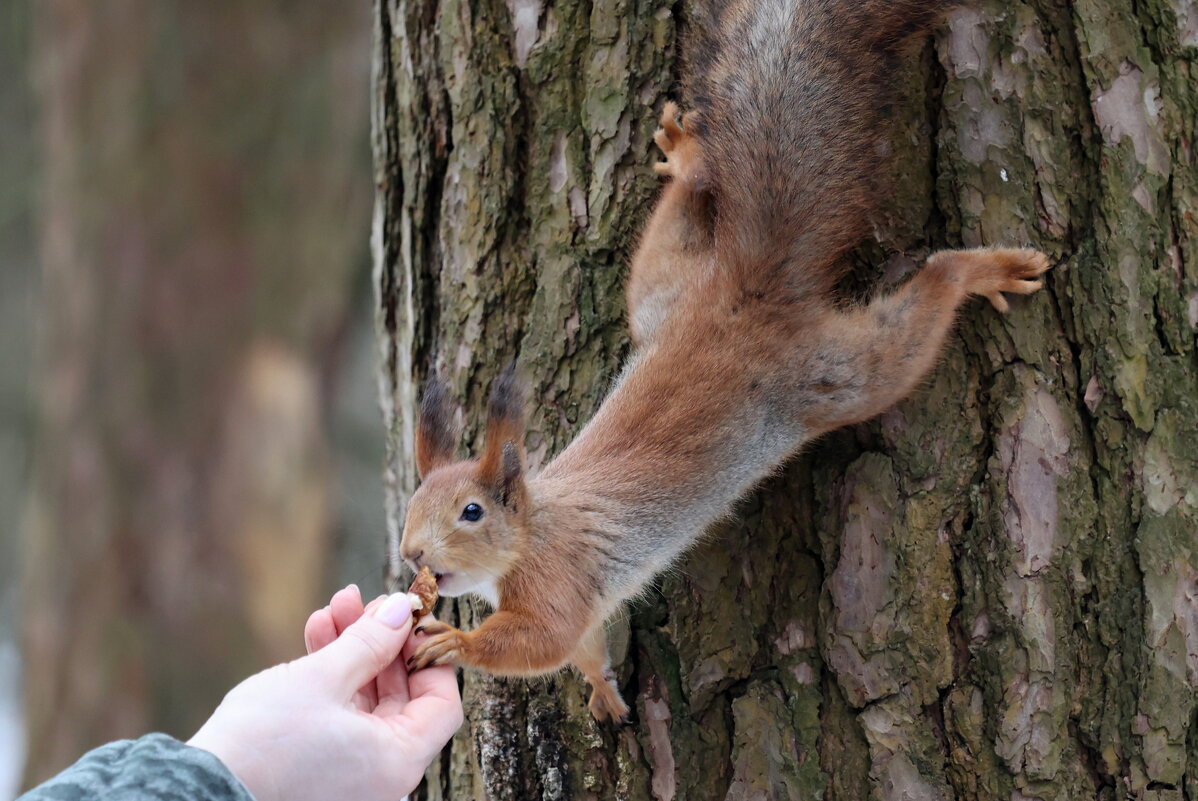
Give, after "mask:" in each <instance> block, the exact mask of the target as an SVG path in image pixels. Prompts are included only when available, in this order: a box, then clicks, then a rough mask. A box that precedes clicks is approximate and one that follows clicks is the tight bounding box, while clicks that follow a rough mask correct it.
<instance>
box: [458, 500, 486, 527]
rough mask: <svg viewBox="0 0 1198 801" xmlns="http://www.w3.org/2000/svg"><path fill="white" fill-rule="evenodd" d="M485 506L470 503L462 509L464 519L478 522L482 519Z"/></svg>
mask: <svg viewBox="0 0 1198 801" xmlns="http://www.w3.org/2000/svg"><path fill="white" fill-rule="evenodd" d="M482 516H483V508H482V507H481V506H479V505H478V504H477V503H468V504H466V508H465V509H463V510H462V519H463V520H467V521H469V522H471V523H476V522H478V521H479V520H481V519H482Z"/></svg>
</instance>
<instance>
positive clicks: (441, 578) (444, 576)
mask: <svg viewBox="0 0 1198 801" xmlns="http://www.w3.org/2000/svg"><path fill="white" fill-rule="evenodd" d="M452 575H453V573H438V572H436V571H435V570H434V571H433V578H435V579H436V580H437V586H438V587H440V586H441V582H442V581H444V580H445V579H447V578H449V577H450V576H452Z"/></svg>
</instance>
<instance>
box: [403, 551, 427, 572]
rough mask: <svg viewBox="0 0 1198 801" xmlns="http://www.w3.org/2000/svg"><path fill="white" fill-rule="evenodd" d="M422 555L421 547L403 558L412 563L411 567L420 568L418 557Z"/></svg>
mask: <svg viewBox="0 0 1198 801" xmlns="http://www.w3.org/2000/svg"><path fill="white" fill-rule="evenodd" d="M423 556H424V549H423V548H421V549H420V550H419V551H417V552H416V553H414V554H411V555H409V556H405V557H404V558H405V559H407V560H408V562H409V563H410V564H411V565H412V567H413V568H414V569H416V570H419V569H420V559H421V557H423Z"/></svg>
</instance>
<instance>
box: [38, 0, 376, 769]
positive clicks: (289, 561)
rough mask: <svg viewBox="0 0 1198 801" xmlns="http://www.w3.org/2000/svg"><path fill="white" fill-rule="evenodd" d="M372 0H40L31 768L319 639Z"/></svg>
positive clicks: (168, 721)
mask: <svg viewBox="0 0 1198 801" xmlns="http://www.w3.org/2000/svg"><path fill="white" fill-rule="evenodd" d="M359 11H360V16H358V17H357V18H355V17H354V15H353V13H350V12H339V13H338V14H337V15H336V18H335V20H333V21H332V22H330V20H329V14H328V8H327V6H325V5H324V4H319V3H294V2H268V3H255V4H245V3H241V2H237V0H228V1H224V0H218V2H211V3H198V4H189V3H178V2H159V0H105V2H87V0H48V2H44V3H39V4H38V6H37V9H36V28H37V30H36V44H37V47H36V49H35V53H36V58H37V62H36V64H35V71H36V74H37V78H38V81H37V93H38V98H37V99H38V102H39V110H40V114H41V120H40V121H41V127H40V129H39V134H40V142H39V144H40V150H41V155H42V156H43V159H44V175H43V177H44V181H43V186H42V190H43V191H42V195H41V197H42V200H43V203H42V206H41V209H40V211H41V215H40V219H39V224H40V234H41V238H40V250H41V252H40V261H41V266H42V290H43V305H42V308H41V318H40V323H41V331H40V334H41V337H40V342H39V345H40V354H39V355H40V356H41V364H40V368H41V376H40V381H39V384H40V387H39V389H40V392H39V396H38V409H37V414H38V421H37V422H38V442H37V452H36V467H35V476H34V482H35V487H34V500H33V503H32V504H31V507H32V508H31V513H30V521H29V526H28V527H27V531H26V536H25V537H24V545H25V547H24V569H23V571H22V573H23V578H24V579H25V581H24V584H23V591H22V599H21V600H22V606H23V616H22V617H23V623H24V632H23V634H24V642H23V646H24V654H23V655H24V659H25V665H26V669H25V675H26V677H27V681H26V692H25V700H26V703H25V708H26V712H27V726H28V733H29V737H28V741H29V765H28V769H27V777H28V779H29V780H31V781H37V780H39V779H41V778H44V777H45V776H46V775H47V774H49V773H53V772H54V771H56V770H59V769H61V768H62V767H64V766H65V765H67V764H69V763H70V762H73V761H74V760H75V759H77V758H78V756H79V755H80V754H81V753H82V752H83V751H85V750H86V749H88V748H91V747H94V746H96V745H98V744H100V743H102V742H104V741H106V740H111V739H115V738H118V737H123V736H130V735H134V736H136V735H139V734H141V733H144V732H146V731H152V730H159V731H167V732H169V733H171V734H175V735H178V736H184V737H186V736H190V734H191V733H192V732H194V730H195V728H196V726H198V724H199V723H200V722H201V721H202V720H203V719H204V717H205V716H206V715H207V714H208V713H210V711H211V710H212V708H213V707H214V706H215V704H216V703H218V702H219V700H220V698H221V696H222V695H223V694H224V692H226V691H227V690H228V689H229V687H231V686H232V685H233V684H234V683H235V682H236V681H238V680H240V679H241V678H243V677H244V676H245V675H247V674H248V673H250V672H252V671H254V670H258V669H261V668H263V667H265V666H267V665H269V664H271V663H273V662H277V661H280V660H283V659H286V658H291V657H294V656H298V655H299V654H300V653H301V652H302V639H301V637H300V636H299V632H300V631H301V630H302V626H303V621H304V619H305V618H306V616H307V614H308V613H309V612H310V611H311V609H313V608H315V607H316V606H317V605H319V603H321V602H322V599H323V598H326V597H327V595H326V594H325V587H324V586H323V582H324V579H325V576H326V566H327V563H328V562H329V561H330V555H331V551H332V548H331V545H332V534H333V512H332V505H333V497H332V492H331V489H332V487H331V481H330V479H329V475H328V473H329V471H328V459H329V448H328V443H327V441H326V433H327V432H326V430H325V428H324V426H323V425H322V424H323V422H324V415H325V410H326V408H327V406H326V400H327V395H328V388H329V386H330V384H331V382H330V378H331V375H332V368H333V366H334V365H335V362H336V356H337V344H338V342H339V341H340V340H341V338H342V335H343V329H344V327H345V324H346V317H347V314H348V312H349V309H350V303H351V299H352V293H351V291H350V288H351V285H352V277H353V276H354V274H355V268H356V267H358V266H359V265H358V264H355V258H354V257H355V255H358V256H360V257H364V256H365V247H364V243H363V241H362V240H363V228H364V223H365V222H366V220H367V218H368V214H369V212H368V209H369V190H368V189H366V190H365V191H362V189H361V182H360V178H361V177H362V176H364V175H366V174H368V173H367V166H366V158H365V153H364V152H362V151H363V150H364V148H362V147H361V146H362V145H364V144H365V141H366V121H367V97H368V95H367V92H366V91H365V85H364V81H365V79H366V77H367V69H366V67H367V59H366V58H365V53H364V50H365V47H366V41H367V40H368V34H367V31H368V25H367V19H368V11H367V9H365V8H361V9H360V10H359ZM355 186H357V187H359V188H358V189H357V190H355V188H354V187H355ZM330 572H331V571H330Z"/></svg>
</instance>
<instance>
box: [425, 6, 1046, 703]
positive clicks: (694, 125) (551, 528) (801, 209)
mask: <svg viewBox="0 0 1198 801" xmlns="http://www.w3.org/2000/svg"><path fill="white" fill-rule="evenodd" d="M952 5H955V3H953V2H950V1H949V0H941V2H934V1H932V0H925V1H920V2H917V1H916V0H820V1H819V2H817V1H816V0H708V2H707V4H706V5H700V6H699V8H697V9H696V10H695V12H694V14H693V16H692V19H691V28H692V33H691V34H690V35H689V36H690V38H689V41H688V48H687V49H688V52H687V55H688V57H689V77H688V79H687V83H686V87H685V88H686V90H687V94H688V96H689V100H690V103H691V104H692V106H693V110H692V111H690V112H689V113H688V114H687V115H685V116H684V117H682V119H681V124H680V123H679V120H678V109H677V107H676V106H674V105H673V104H672V103H670V104H667V105H666V107H665V110H664V112H663V114H662V115H661V129H660V130H658V131H657V134H656V141H657V144H658V146H659V147H660V148H661V150H662V152H663V153H664V154H665V157H666V160H665V162H663V163H661V164H659V165H658V171H659V172H661V173H662V174H663V175H665V176H666V177H667V178H669V183H667V184H666V186H665V188H664V190H663V192H662V195H661V197H660V200H659V201H658V203H657V206H656V208H655V209H654V212H653V214H652V216H651V218H650V219H649V221H648V224H647V226H646V228H645V231H644V234H643V236H642V239H641V242H640V244H639V247H638V250H637V251H636V253H635V255H634V257H633V261H632V270H631V276H630V279H629V282H628V298H627V299H628V321H629V327H630V333H631V336H632V340H633V345H634V348H633V352H632V355H631V357H630V358H629V360H628V363H627V365H626V367H625V369H624V371H623V373H622V375H621V376H620V378H619V380H618V382H617V383H616V386H615V388H614V389H613V390H612V392H611V394H610V395H609V396H608V397H607V399H606V400H605V401H604V402H603V404H602V406H601V407H600V408H599V410H598V411H597V412H596V414H595V416H594V418H593V419H592V420H591V421H590V422H589V423H588V424H587V425H586V426H585V428H583V430H582V432H581V433H580V434H579V435H578V437H577V438H576V439H575V440H574V441H573V442H571V443H570V445H569V446H568V447H567V448H566V449H565V450H564V451H563V452H562V453H561V454H560V455H558V456H557V457H556V458H555V459H553V460H552V461H551V462H550V463H549V464H548V465H547V466H546V467H545V468H544V469H543V470H542V471H541V472H540V474H539V475H536V476H532V475H529V474H528V471H527V469H526V466H525V451H524V444H523V443H524V410H523V398H522V394H521V391H520V388H519V385H518V383H517V382H516V380H515V378H514V374H513V372H512V371H511V370H509V371H507V372H505V373H504V374H503V375H502V376H501V377H500V378H499V379H498V381H497V382H496V384H495V386H494V387H493V390H492V394H491V400H490V404H489V408H488V421H487V427H486V433H485V442H484V448H483V450H482V453H481V454H480V455H479V457H478V458H477V459H471V460H468V461H455V451H456V449H457V445H458V440H459V432H458V430H457V429H456V428H455V426H454V423H453V420H454V412H453V410H452V409H451V408H450V406H449V404H448V403H447V395H446V392H445V389H444V388H443V386H442V385H440V384H439V383H438V382H436V381H435V380H433V381H431V382H430V384H429V386H428V388H427V389H426V391H425V395H424V398H423V403H422V407H421V413H420V420H419V425H418V431H417V437H416V467H417V471H418V473H419V476H420V479H421V484H420V487H419V489H418V490H417V491H416V493H415V494H414V495H413V496H412V499H411V502H410V504H409V507H408V512H407V518H406V521H405V525H404V532H403V540H402V544H401V554H402V556H403V557H404V559H405V560H406V561H407V562H408V563H409V564H411V565H412V566H413V567H421V566H428V567H429V568H431V569H432V570H433V571H434V573H435V574H436V575H437V580H438V584H439V587H440V591H441V593H442V594H444V595H450V596H453V595H459V594H463V593H473V594H475V595H478V596H481V597H483V598H485V599H486V600H487V601H489V602H490V603H491V604H492V606H493V607H494V609H495V612H494V613H493V614H492V615H491V616H490V617H488V618H487V619H486V620H485V621H484V622H483V623H482V624H481V625H480V626H479V627H478V628H477V629H475V630H474V631H468V632H466V631H460V630H458V629H456V628H453V627H451V626H449V625H446V624H445V623H441V622H438V621H435V620H431V619H428V620H427V622H422V624H421V628H422V629H423V630H424V631H425V632H427V633H428V634H429V635H431V636H430V637H429V638H428V639H426V640H425V641H424V642H422V643H421V644H420V645H419V647H418V648H417V649H416V651H415V653H414V654H413V656H412V658H411V660H410V665H411V667H413V668H420V667H423V666H426V665H431V664H443V663H455V664H459V665H464V666H468V667H473V668H477V669H480V670H484V671H488V672H490V673H495V674H500V675H515V676H533V675H538V674H544V673H548V672H550V671H554V670H557V669H558V668H560V667H562V666H564V665H565V664H567V663H570V664H573V665H574V666H575V667H576V668H578V670H579V671H581V672H582V674H583V676H584V677H585V678H586V680H587V681H588V682H589V683H590V685H591V687H592V694H591V699H590V709H591V711H592V712H593V714H594V715H595V717H596V718H598V719H600V720H611V721H624V720H626V717H627V714H628V706H627V705H626V704H625V703H624V700H623V699H622V698H621V697H620V693H619V690H618V688H617V685H616V682H615V677H614V674H613V672H612V670H611V668H610V665H609V661H608V656H607V648H606V644H605V638H604V622H605V621H606V620H607V619H608V618H609V617H610V616H611V615H612V614H613V613H614V612H616V611H617V609H618V608H619V607H620V606H621V604H623V603H624V602H625V601H626V600H627V599H629V598H631V597H633V596H635V595H636V594H638V593H639V592H641V591H642V590H643V588H644V587H645V586H646V585H647V584H648V582H650V581H651V580H652V579H653V577H654V576H656V575H657V574H658V573H660V572H661V571H662V570H664V569H665V568H666V567H667V566H668V565H670V563H671V562H673V561H674V560H675V559H677V558H678V557H679V555H680V554H682V553H683V552H684V551H685V550H687V549H688V548H689V547H690V546H691V545H692V544H694V543H695V541H696V540H697V539H698V538H699V536H700V535H701V534H702V533H703V531H704V530H705V529H706V528H707V526H708V525H709V524H711V523H712V522H713V521H715V520H716V519H718V518H720V517H721V516H723V515H725V514H727V513H728V512H729V510H730V509H731V507H732V505H733V504H734V503H735V502H736V501H737V500H738V499H739V498H741V497H742V496H744V495H745V494H746V493H747V492H748V491H749V490H751V489H752V488H753V487H754V486H755V485H756V484H757V483H758V482H760V481H761V480H762V479H763V478H764V477H765V476H767V475H769V474H770V473H771V472H773V471H774V470H776V469H777V468H778V467H779V465H781V464H782V463H783V462H785V461H786V460H787V459H788V458H789V457H791V456H792V455H794V454H795V453H796V452H797V451H798V450H799V449H800V448H801V447H802V446H803V445H804V444H805V443H807V442H809V441H811V440H812V439H814V438H816V437H819V436H820V435H822V434H824V433H826V432H828V431H831V430H832V429H835V428H839V427H841V426H845V425H849V424H851V423H856V422H859V421H862V420H866V419H868V418H870V417H873V416H874V415H877V414H878V413H880V412H882V411H884V410H885V409H887V408H888V407H890V406H892V405H893V404H894V403H896V402H897V401H898V400H900V399H901V398H903V397H904V396H906V395H907V394H908V393H909V392H910V391H911V390H912V389H913V388H914V387H915V386H916V385H917V384H918V383H919V382H920V381H921V379H923V377H924V376H925V375H926V374H927V372H928V371H929V370H930V369H931V368H932V366H933V365H934V364H935V362H936V360H937V358H938V355H939V353H940V350H941V346H942V344H943V343H944V340H945V337H946V336H947V334H948V332H949V330H950V329H951V327H952V324H953V319H954V316H955V314H956V310H957V308H958V307H959V306H960V305H961V304H962V303H963V302H964V301H965V300H966V299H967V298H968V297H969V296H971V295H982V296H985V297H986V298H988V299H989V300H990V302H991V303H992V304H993V305H994V306H995V307H996V308H997V309H999V310H1000V311H1006V310H1007V303H1006V300H1005V299H1004V298H1003V293H1004V292H1012V293H1017V294H1028V293H1031V292H1034V291H1036V290H1037V289H1039V288H1040V286H1041V281H1040V280H1039V277H1040V276H1041V275H1042V274H1043V273H1044V272H1045V271H1046V270H1047V269H1048V266H1049V265H1048V262H1047V260H1046V258H1045V257H1044V256H1043V255H1042V254H1040V253H1038V252H1036V251H1034V250H1026V249H979V250H965V251H942V252H939V253H936V254H934V255H932V256H931V257H930V258H929V259H928V260H927V262H926V264H925V265H924V266H923V268H922V269H921V270H919V271H918V272H917V273H916V274H915V275H914V277H912V278H911V279H910V280H909V281H908V282H907V283H906V284H904V285H903V286H902V287H900V288H899V289H897V290H896V291H894V292H892V293H890V294H887V295H885V296H881V297H877V298H875V299H873V300H872V301H871V302H869V303H867V304H864V305H861V306H859V307H856V308H845V307H844V305H843V303H842V302H840V301H839V300H838V298H837V297H836V294H835V287H836V285H837V282H838V281H839V280H840V279H841V278H842V277H843V276H844V274H845V272H846V270H847V269H848V262H847V253H848V251H849V249H850V248H852V247H853V246H854V245H855V244H856V243H857V242H859V241H860V239H861V238H862V236H863V235H864V234H865V233H867V231H866V225H867V220H868V219H869V215H870V213H871V212H872V211H874V210H875V208H876V205H877V199H878V197H879V195H880V192H881V191H882V190H881V189H880V188H879V186H878V184H879V175H880V173H881V166H880V162H882V159H881V158H880V157H879V155H878V154H879V153H880V152H881V149H882V148H881V145H882V144H883V142H882V140H883V136H884V127H883V122H884V115H885V108H884V107H885V106H886V104H887V101H888V99H889V92H890V89H891V87H890V83H891V81H890V80H889V76H890V75H891V74H892V73H893V72H894V67H895V62H896V59H897V57H898V55H899V54H900V53H901V51H902V47H903V45H904V44H905V43H906V42H908V41H910V40H911V39H913V38H914V37H916V36H917V35H919V34H921V33H925V32H926V31H927V29H928V28H929V27H930V26H931V25H932V24H933V23H934V22H935V21H936V20H937V18H938V17H939V16H940V15H941V14H942V13H943V12H944V11H945V10H946V9H948V8H949V7H950V6H952Z"/></svg>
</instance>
